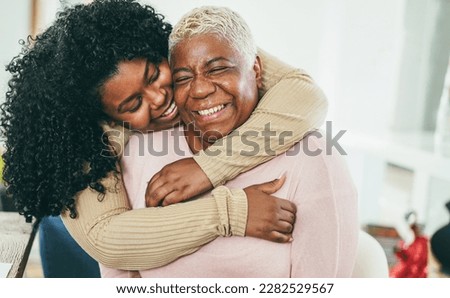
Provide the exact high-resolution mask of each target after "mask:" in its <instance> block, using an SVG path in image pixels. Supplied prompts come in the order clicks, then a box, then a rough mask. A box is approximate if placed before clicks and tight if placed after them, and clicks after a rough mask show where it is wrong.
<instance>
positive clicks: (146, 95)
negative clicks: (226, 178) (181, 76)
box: [101, 58, 296, 242]
mask: <svg viewBox="0 0 450 298" xmlns="http://www.w3.org/2000/svg"><path fill="white" fill-rule="evenodd" d="M256 92H257V90H256ZM252 93H254V92H252ZM101 95H102V104H103V106H104V110H105V112H106V113H107V114H108V115H109V116H110V117H111V119H112V120H113V121H115V122H117V123H120V124H124V125H127V126H128V127H130V128H131V129H134V130H139V131H142V132H148V131H156V130H162V129H166V128H170V127H173V126H174V125H178V124H179V122H180V116H179V112H178V109H177V108H174V107H170V105H171V102H172V97H173V90H172V74H171V70H170V68H169V66H168V64H167V61H166V60H163V61H162V63H161V64H159V65H158V66H155V65H153V64H149V63H147V60H146V59H142V58H140V59H133V60H125V61H122V62H120V63H119V64H118V66H117V72H116V74H114V75H113V76H112V77H111V78H109V79H108V80H107V81H106V82H105V83H104V84H103V86H102V88H101ZM254 105H256V102H255V103H254V104H252V107H254ZM250 109H251V110H252V109H253V108H251V107H248V110H250ZM237 119H239V122H242V123H243V122H244V121H245V120H244V119H243V117H242V116H240V117H238V118H237ZM224 131H225V130H224ZM186 171H188V172H189V175H185V173H186ZM283 183H284V179H276V180H274V181H270V182H267V183H263V184H259V185H252V186H250V187H248V188H246V189H245V190H244V191H245V192H246V194H247V198H248V210H249V214H248V219H247V220H248V222H247V229H246V235H247V236H251V237H257V238H261V239H266V240H270V241H275V242H288V241H291V239H292V238H291V236H292V227H293V224H294V221H295V213H296V207H295V205H294V204H292V203H291V202H289V201H287V200H284V199H279V198H276V197H274V196H271V194H273V193H274V192H276V191H277V190H278V189H279V188H281V186H282V185H283ZM151 187H154V188H155V190H154V191H152V192H151V193H148V190H149V189H151ZM211 188H212V185H211V183H210V182H209V179H208V177H207V176H206V175H205V174H204V172H203V171H202V170H201V168H200V167H199V166H198V164H197V163H196V162H195V161H194V160H193V159H192V158H186V159H183V160H180V161H178V162H176V163H173V164H170V165H168V166H166V167H164V168H163V169H162V170H161V171H160V172H159V173H157V174H156V175H155V176H154V177H153V178H152V180H151V181H150V183H149V186H148V188H147V195H146V202H147V205H148V206H151V205H152V204H153V206H157V205H169V204H172V203H176V202H179V201H182V200H186V199H189V198H191V197H193V196H194V195H197V194H199V193H202V192H204V191H206V190H209V189H211ZM149 198H151V199H153V200H152V201H151V204H150V203H149V200H148V199H149ZM155 198H156V199H155ZM287 210H288V211H287Z"/></svg>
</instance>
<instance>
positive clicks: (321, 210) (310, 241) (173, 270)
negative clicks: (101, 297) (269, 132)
mask: <svg viewBox="0 0 450 298" xmlns="http://www.w3.org/2000/svg"><path fill="white" fill-rule="evenodd" d="M318 149H320V150H322V153H320V154H318V155H317V154H316V156H308V155H307V152H315V151H317V150H318ZM163 150H165V151H163ZM158 152H159V153H158ZM161 152H164V153H161ZM180 153H182V154H180ZM125 155H126V156H124V158H123V159H122V169H123V173H124V175H123V176H124V182H125V186H126V189H127V192H128V196H129V198H130V201H131V204H132V207H133V208H143V207H145V202H144V194H145V190H146V187H147V182H148V181H149V180H150V178H151V177H152V176H153V175H154V174H155V173H156V172H158V171H159V170H160V169H161V168H162V167H163V166H164V165H166V164H168V163H171V162H173V161H176V160H178V159H181V158H185V157H191V156H192V153H191V151H190V149H189V146H188V144H187V142H186V139H185V137H184V135H183V132H182V129H180V128H175V129H172V130H167V131H162V132H157V133H153V134H148V135H135V136H132V137H131V138H130V141H129V143H128V151H126V153H125ZM309 155H311V154H309ZM283 173H286V176H287V179H286V182H285V184H284V185H283V187H282V188H281V189H280V190H279V191H278V192H276V193H275V194H274V195H275V196H277V197H281V198H287V199H289V200H291V201H293V202H295V204H296V205H297V208H298V211H297V220H296V223H295V227H294V232H293V238H294V241H293V242H292V243H285V244H278V243H273V242H269V241H265V240H261V239H256V238H251V237H230V238H217V239H216V240H214V241H212V242H210V243H209V244H207V245H205V246H203V247H202V248H200V249H199V250H198V251H196V252H195V253H193V254H191V255H188V256H185V257H181V258H180V259H178V260H176V261H175V262H173V263H171V264H169V265H166V266H164V267H160V268H156V269H151V270H144V271H140V274H141V276H142V277H284V278H286V277H350V276H351V273H352V270H353V266H354V263H355V258H356V250H357V241H358V238H357V237H358V231H359V224H358V218H357V195H356V191H355V187H354V185H353V182H352V179H351V177H350V175H349V172H348V170H347V167H346V165H345V162H344V160H343V158H342V157H341V156H340V155H339V153H337V152H335V151H333V152H332V154H327V153H326V144H325V140H324V137H322V138H318V137H317V136H311V135H310V136H308V137H306V138H305V139H303V140H302V141H301V142H300V143H298V144H296V145H295V146H294V147H293V148H292V149H291V150H289V151H288V152H286V153H285V154H282V155H280V156H277V157H276V158H274V159H273V160H271V161H268V162H266V163H265V164H262V165H260V166H258V167H256V168H254V169H253V170H250V171H248V172H246V173H244V174H241V175H239V176H238V177H237V178H235V179H233V180H231V181H229V182H228V183H227V184H226V186H228V187H230V188H245V187H247V186H250V185H252V184H259V183H263V182H267V181H270V180H272V179H275V178H278V177H280V176H281V175H282V174H283ZM101 269H102V276H103V277H130V276H133V273H132V272H128V271H124V270H116V269H110V268H106V267H104V266H101Z"/></svg>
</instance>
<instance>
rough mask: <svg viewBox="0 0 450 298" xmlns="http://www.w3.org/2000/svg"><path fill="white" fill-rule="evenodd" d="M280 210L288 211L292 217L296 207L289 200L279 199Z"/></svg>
mask: <svg viewBox="0 0 450 298" xmlns="http://www.w3.org/2000/svg"><path fill="white" fill-rule="evenodd" d="M279 200H280V201H279V203H280V208H281V210H285V211H288V212H290V213H293V214H294V215H295V214H296V213H297V206H296V205H295V204H294V203H292V202H291V201H289V200H285V199H279Z"/></svg>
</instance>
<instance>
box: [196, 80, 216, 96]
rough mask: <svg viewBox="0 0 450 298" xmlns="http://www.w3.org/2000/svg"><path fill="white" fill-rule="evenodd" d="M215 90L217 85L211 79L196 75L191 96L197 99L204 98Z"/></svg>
mask: <svg viewBox="0 0 450 298" xmlns="http://www.w3.org/2000/svg"><path fill="white" fill-rule="evenodd" d="M215 91H216V86H215V85H214V83H213V82H211V80H209V79H208V78H205V77H203V76H198V77H194V79H193V81H192V83H191V88H190V96H191V97H192V98H196V99H204V98H206V97H208V95H210V94H211V93H214V92H215Z"/></svg>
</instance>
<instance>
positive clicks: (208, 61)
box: [171, 34, 296, 240]
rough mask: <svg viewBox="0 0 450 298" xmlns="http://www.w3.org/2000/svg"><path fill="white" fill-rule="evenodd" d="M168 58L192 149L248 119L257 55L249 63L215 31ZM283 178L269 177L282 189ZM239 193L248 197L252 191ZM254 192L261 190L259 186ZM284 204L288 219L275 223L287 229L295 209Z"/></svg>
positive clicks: (254, 94)
mask: <svg viewBox="0 0 450 298" xmlns="http://www.w3.org/2000/svg"><path fill="white" fill-rule="evenodd" d="M171 58H172V59H171V68H172V70H173V81H174V98H175V102H176V104H177V107H178V110H179V113H180V116H181V119H182V120H183V122H184V123H189V124H192V125H186V129H185V136H186V139H187V142H188V144H189V147H190V148H191V150H192V151H193V152H194V153H195V152H197V151H198V150H201V149H206V148H207V147H208V146H210V145H211V144H212V142H211V139H215V138H221V137H223V136H225V135H227V134H229V133H230V132H232V131H233V130H234V129H236V128H237V127H239V126H240V125H242V124H243V123H244V122H245V121H246V120H247V119H248V118H249V117H250V115H251V113H252V112H253V110H254V109H255V107H256V105H257V103H258V88H260V87H261V63H260V60H259V58H256V59H255V61H254V63H253V65H250V66H248V65H249V63H246V61H245V59H244V57H243V55H242V54H241V53H240V52H239V51H237V50H236V49H234V48H233V47H231V46H230V43H227V42H225V41H224V40H223V39H222V38H221V37H219V36H217V35H215V34H202V35H199V36H195V37H191V38H189V40H185V41H182V42H180V43H179V44H177V46H176V47H175V48H174V49H173V51H172V56H171ZM215 107H220V108H218V109H216V110H213V112H212V113H210V114H205V112H204V111H205V110H209V111H211V110H210V109H213V108H215ZM284 179H285V177H283V178H282V179H279V180H278V181H274V184H278V186H280V187H281V185H282V183H284ZM279 183H281V185H280V184H279ZM244 191H245V192H246V193H247V195H248V196H249V195H252V194H253V191H254V189H252V188H246V189H244ZM256 191H259V192H261V188H259V189H257V190H256ZM265 193H266V194H272V193H273V192H271V193H268V192H265ZM270 197H272V198H274V197H273V196H270ZM287 202H288V201H286V205H283V206H280V209H279V210H278V214H280V216H281V217H283V218H289V220H287V221H282V222H281V223H280V225H281V226H282V230H284V231H287V232H289V233H290V232H292V229H293V223H294V221H295V217H290V216H291V215H293V214H295V212H296V209H295V205H294V204H291V203H290V202H289V204H288V203H287ZM250 207H251V206H250V204H249V216H253V215H254V214H252V213H253V210H258V208H257V207H256V208H255V209H253V208H250ZM256 213H258V212H256ZM251 228H252V227H251ZM290 240H292V239H290Z"/></svg>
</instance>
